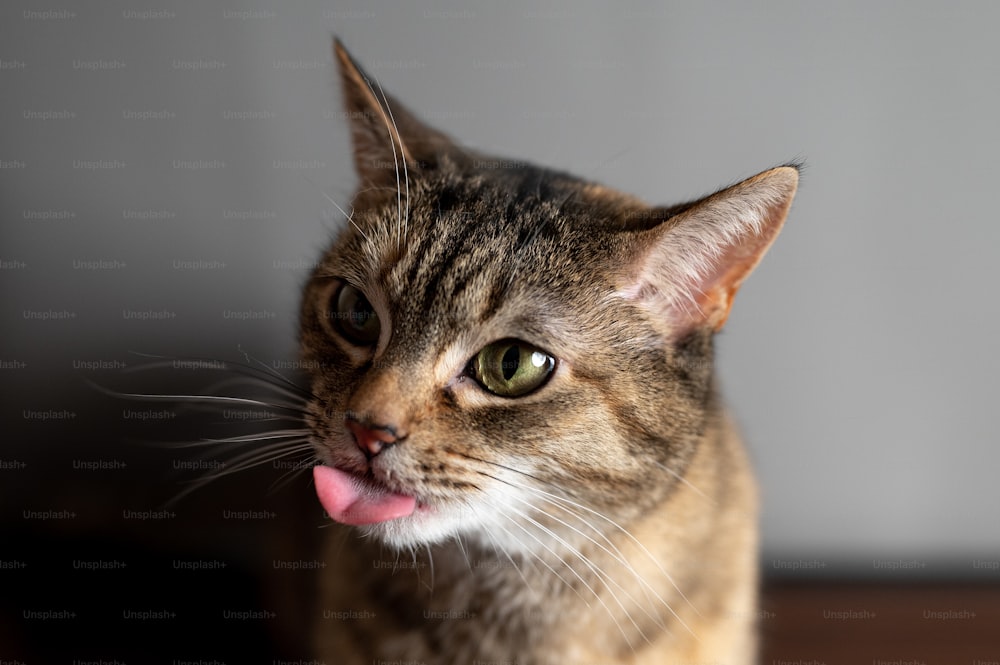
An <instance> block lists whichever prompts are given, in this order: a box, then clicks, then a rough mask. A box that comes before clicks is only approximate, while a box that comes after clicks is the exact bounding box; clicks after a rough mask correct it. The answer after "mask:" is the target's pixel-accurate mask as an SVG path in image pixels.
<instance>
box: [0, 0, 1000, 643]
mask: <svg viewBox="0 0 1000 665" xmlns="http://www.w3.org/2000/svg"><path fill="white" fill-rule="evenodd" d="M998 21H1000V5H997V4H996V3H990V2H985V1H981V2H953V3H948V4H947V5H946V4H944V3H935V2H911V1H908V2H902V1H899V2H892V1H885V2H878V3H869V2H860V1H855V2H842V3H833V4H831V3H818V2H781V1H779V0H770V1H767V2H761V3H753V4H752V5H750V4H748V3H737V2H711V3H703V2H684V3H660V2H652V1H647V2H638V1H636V2H620V3H614V4H612V3H606V4H605V3H594V2H568V1H561V2H551V1H550V2H541V3H536V2H528V1H514V2H506V3H503V5H502V6H494V5H493V4H488V3H477V2H465V3H462V2H446V1H436V0H433V1H432V0H420V1H419V2H413V3H408V4H407V5H406V7H405V8H402V7H398V6H396V5H395V4H394V3H389V2H372V1H367V2H346V1H342V0H335V1H330V2H320V1H316V2H284V3H279V2H277V1H276V0H270V1H268V0H262V1H260V2H246V1H244V0H239V1H236V2H227V3H222V4H215V3H200V2H194V1H187V2H163V3H159V4H158V3H155V2H152V3H138V4H134V3H126V2H83V3H79V2H59V1H53V2H46V3H35V2H21V1H17V0H14V1H9V2H6V3H4V5H3V7H2V8H0V91H2V93H0V330H2V341H0V397H2V408H0V427H2V430H0V534H2V535H0V588H2V589H3V592H0V598H2V599H0V611H2V612H4V613H7V614H9V616H8V617H7V619H4V620H3V621H0V659H4V658H7V659H10V658H20V659H22V660H23V661H25V662H58V661H59V659H61V662H69V661H70V660H72V659H76V660H80V661H85V660H88V659H89V660H102V659H103V660H105V661H108V662H110V661H112V660H113V659H117V660H119V661H122V662H132V661H134V662H148V663H153V662H170V661H173V662H174V663H176V662H183V661H196V660H198V659H200V660H201V661H202V662H212V661H213V660H217V661H218V662H223V661H225V660H226V659H227V658H228V659H230V662H248V663H249V662H272V660H274V659H278V660H281V659H285V660H294V659H299V660H302V659H308V657H309V656H308V654H309V651H308V647H307V645H306V644H305V643H304V639H305V638H304V629H303V627H304V626H306V625H307V624H308V621H309V620H310V612H311V609H310V607H309V602H308V599H309V594H310V593H311V591H310V589H311V588H312V585H313V577H312V575H314V574H315V569H316V568H317V566H319V565H320V563H319V562H317V560H316V559H315V558H314V554H313V553H312V552H313V550H312V548H313V547H314V545H315V542H316V541H317V539H318V538H319V537H320V535H321V529H320V527H321V525H322V524H323V518H322V513H321V511H320V509H319V507H318V505H317V504H316V501H315V498H314V496H313V494H312V490H311V488H310V485H309V478H308V474H307V473H296V472H298V471H301V468H299V467H296V465H295V460H294V459H286V460H284V461H283V462H282V463H280V464H270V463H267V464H264V465H262V466H261V467H259V468H257V469H256V470H254V471H249V472H246V473H240V474H234V475H232V476H226V477H224V478H222V479H220V480H217V481H215V482H213V483H211V484H209V485H208V486H207V487H206V488H204V489H201V490H198V491H197V492H194V493H192V494H188V495H186V496H184V497H183V498H180V499H179V500H177V501H174V502H171V500H172V499H174V498H175V497H176V496H177V495H178V494H179V493H180V492H182V491H183V490H185V489H186V488H188V487H189V486H190V482H191V481H192V480H196V479H197V478H199V477H200V474H203V473H204V472H206V471H213V470H216V471H217V470H219V469H220V468H222V467H220V466H219V464H221V462H220V460H222V459H224V458H222V457H218V458H217V457H215V456H214V452H215V451H213V450H209V451H208V456H204V453H205V451H203V450H202V449H185V450H178V449H176V448H171V447H167V446H163V445H155V444H151V443H150V441H171V440H173V441H176V440H184V439H191V438H197V437H199V436H204V432H205V431H207V430H209V431H213V432H215V431H219V432H221V431H225V432H227V433H232V432H233V431H234V428H240V427H244V426H245V421H246V420H247V419H248V418H249V419H251V420H252V419H253V418H252V417H250V416H247V414H242V413H240V412H238V411H232V412H229V413H223V414H221V420H220V418H219V417H216V418H215V420H209V421H198V420H192V419H190V418H188V415H189V414H186V413H180V412H178V411H176V410H171V409H170V408H167V407H163V406H162V405H155V404H153V405H150V404H144V405H140V406H137V405H135V404H129V403H123V402H121V401H119V400H115V399H114V398H112V397H109V396H107V395H104V394H102V393H101V392H100V391H98V390H96V389H95V388H94V387H93V386H92V385H91V384H90V383H88V382H93V383H96V384H98V385H99V386H103V387H106V388H112V389H116V390H132V391H138V392H165V391H169V390H177V391H192V390H199V389H201V388H202V387H204V386H205V385H206V384H208V383H211V382H212V381H213V380H214V379H215V377H213V373H212V369H211V366H209V365H205V364H199V363H193V364H191V363H188V364H184V363H171V362H170V361H167V362H166V363H165V364H164V366H161V367H159V368H157V369H155V370H149V371H143V372H135V371H133V370H135V369H136V368H138V367H140V366H144V365H147V364H148V363H149V362H150V358H149V357H147V356H143V355H140V354H151V355H155V356H163V357H167V358H216V359H224V360H235V361H247V360H249V361H250V362H251V363H257V362H258V361H259V365H258V366H260V365H262V366H266V367H267V368H268V371H272V370H273V371H277V372H281V373H283V374H286V375H288V376H294V373H295V369H296V367H295V334H296V312H297V306H298V290H299V288H300V286H301V285H302V283H303V281H304V279H305V277H306V275H307V274H308V271H309V270H310V268H311V267H312V265H313V262H314V261H315V260H316V258H317V256H318V254H319V252H320V251H321V250H322V249H323V248H324V247H325V246H326V244H327V242H328V240H329V239H330V237H331V235H332V233H333V232H334V231H335V229H336V228H338V225H339V224H340V223H342V215H341V214H340V213H339V212H338V210H337V208H336V207H335V206H334V205H332V204H331V202H330V200H329V199H333V200H334V201H336V202H337V203H338V204H339V205H341V206H343V207H345V208H346V207H347V205H348V203H349V200H350V195H351V193H352V190H353V188H354V186H355V183H356V180H355V176H354V174H353V172H352V167H351V160H350V148H349V135H348V130H347V124H346V123H347V119H346V118H345V117H344V114H343V113H342V112H341V108H340V100H339V88H338V86H337V84H336V78H335V68H334V66H333V63H332V60H331V55H330V42H331V36H332V35H334V34H335V35H337V36H338V37H340V38H341V39H342V40H343V41H344V42H345V44H346V46H347V47H348V48H349V49H350V50H351V51H352V53H353V55H354V56H355V57H356V58H357V59H358V60H359V61H360V62H361V63H362V64H363V66H364V67H365V68H366V69H367V70H368V72H369V73H370V74H372V75H374V76H375V77H376V78H377V79H378V81H379V82H380V83H381V84H382V86H383V87H384V88H385V89H386V90H387V91H390V92H391V93H392V94H393V95H395V96H396V97H397V98H398V99H399V100H401V101H402V102H404V103H405V104H406V105H407V106H408V107H409V108H410V109H412V110H414V111H415V112H416V113H417V114H418V115H419V116H421V117H423V118H424V119H425V120H427V121H428V122H429V123H430V124H432V125H434V126H436V127H438V128H441V129H443V130H444V131H446V132H448V133H449V134H451V135H452V136H453V137H455V138H456V139H457V140H459V141H460V142H463V143H465V144H468V145H470V146H473V147H476V148H478V149H480V150H483V151H486V152H492V153H495V154H497V155H501V156H506V157H512V158H519V159H525V160H529V161H533V162H536V163H540V164H543V165H547V166H551V167H555V168H558V169H562V170H567V171H570V172H573V173H575V174H578V175H581V176H584V177H588V178H592V179H595V180H598V181H601V182H603V183H606V184H609V185H611V186H614V187H617V188H620V189H622V190H625V191H627V192H630V193H633V194H637V195H639V196H641V197H643V198H645V199H646V200H648V201H650V202H653V203H664V204H665V203H672V202H677V201H680V200H686V199H690V198H693V197H696V196H699V195H702V194H706V193H709V192H711V191H714V190H715V189H717V188H718V187H720V186H723V185H727V184H730V183H733V182H735V181H738V180H740V179H742V178H745V177H748V176H750V175H753V174H754V173H757V172H759V171H761V170H764V169H766V168H768V167H771V166H774V165H777V164H781V163H785V162H788V161H792V160H804V161H805V163H806V169H805V172H804V178H803V180H802V184H801V187H800V189H799V194H798V196H797V198H796V201H795V205H794V207H793V210H792V213H791V216H790V218H789V222H788V224H787V226H786V227H785V230H784V231H783V233H782V235H781V236H780V238H779V239H778V241H777V242H776V244H775V246H774V247H773V249H772V250H771V252H770V253H769V255H768V256H767V258H766V260H765V261H764V262H763V263H762V264H761V266H760V267H759V268H758V270H757V271H756V272H755V274H754V275H753V276H752V277H751V278H750V279H749V281H748V282H747V283H746V285H745V286H744V288H743V289H742V291H741V293H740V296H739V298H738V299H737V302H736V305H735V307H734V309H733V313H732V315H731V317H730V319H729V322H728V324H727V326H726V329H725V331H724V333H723V334H722V335H721V336H720V339H719V345H718V348H719V355H718V359H719V372H720V375H721V379H722V385H723V388H724V391H725V394H726V396H727V398H728V401H729V403H730V405H731V406H732V408H733V411H734V412H735V414H736V417H737V419H738V421H739V422H740V424H741V426H742V428H743V430H744V432H745V434H746V437H747V440H748V444H749V446H750V448H751V452H752V455H753V458H754V461H755V464H756V467H757V470H758V473H759V477H760V482H761V487H762V495H763V517H762V528H763V559H762V570H763V572H764V574H765V576H766V578H767V585H768V586H767V594H766V595H765V607H766V608H771V609H765V610H763V611H762V615H761V618H762V622H763V624H764V626H765V634H766V635H772V636H773V637H771V638H768V639H769V641H767V642H766V644H765V649H767V651H766V654H767V657H768V658H770V659H771V661H781V660H782V659H785V660H794V659H799V660H800V661H801V662H808V661H810V660H814V661H816V662H824V663H833V662H867V661H868V660H874V661H877V660H880V659H884V660H886V661H892V660H894V659H897V660H906V659H910V660H911V661H914V662H922V663H931V662H975V661H976V659H979V660H980V661H981V662H983V663H986V662H994V661H997V662H1000V645H998V644H997V643H996V641H995V638H992V637H991V636H990V630H988V627H989V626H990V625H995V622H994V623H993V624H991V623H990V622H992V621H994V619H996V618H997V616H996V614H995V613H994V614H990V611H991V610H989V608H991V607H993V608H995V607H997V603H998V600H1000V596H998V595H997V594H996V587H995V584H996V583H997V581H998V580H1000V524H998V520H997V509H996V507H997V505H1000V484H998V483H997V482H996V470H997V469H998V468H1000V446H998V445H997V443H998V438H997V435H996V433H995V422H996V415H995V413H994V409H995V402H996V399H997V397H998V389H997V386H996V376H997V375H998V371H1000V354H998V353H997V351H996V348H995V342H996V340H997V339H998V333H1000V312H998V310H997V305H996V301H995V297H994V292H995V288H996V286H997V284H998V281H1000V268H998V267H997V266H998V262H997V248H998V247H1000V224H998V221H1000V220H998V218H997V213H996V209H995V205H994V201H993V199H994V197H993V195H991V194H989V192H991V191H992V190H993V187H994V186H995V183H996V182H997V181H998V180H1000V166H998V162H997V159H996V155H997V151H998V148H1000V129H998V126H997V118H1000V85H998V81H1000V44H998V42H997V40H996V36H995V34H994V33H995V27H996V25H997V24H998ZM328 197H329V198H328ZM216 415H217V416H218V415H219V414H216ZM196 422H200V423H202V424H201V425H195V424H193V423H196ZM205 428H207V430H206V429H205ZM212 428H217V429H212ZM240 431H242V430H240ZM199 455H201V456H200V457H199ZM278 485H281V486H280V487H279V486H278ZM845 581H850V583H851V584H852V585H854V586H843V584H844V583H845ZM810 585H811V586H810ZM838 585H839V586H838ZM844 589H855V590H857V593H854V592H847V595H846V596H836V595H835V596H830V595H829V594H830V593H834V594H837V593H841V594H843V593H845V592H844V591H843V590H844ZM824 594H827V595H824ZM852 594H854V595H852ZM866 594H867V595H866ZM907 594H914V595H907ZM934 594H938V595H934ZM940 594H944V595H940ZM983 594H986V595H983ZM879 603H883V604H885V603H887V605H886V607H885V608H883V607H882V605H879ZM876 606H878V607H879V609H878V611H876V610H875V609H874V608H875V607H876ZM842 611H851V612H854V611H857V612H862V611H863V612H867V613H869V614H870V615H871V616H864V615H858V616H853V617H852V616H845V615H842V614H837V613H838V612H842ZM952 611H953V612H955V613H957V615H956V616H954V617H953V616H951V615H947V616H946V615H945V614H940V612H945V613H946V612H952ZM261 613H263V614H261ZM936 613H938V614H936ZM963 613H964V614H963ZM969 613H971V614H972V615H973V616H969ZM171 614H173V616H170V615H171ZM272 615H273V616H272ZM893 617H895V618H893ZM991 617H992V618H991ZM8 619H9V620H8ZM894 621H895V623H893V622H894ZM796 622H799V623H796ZM899 626H906V630H907V631H909V632H910V634H912V633H914V632H915V633H916V634H919V635H924V636H930V637H928V638H927V639H928V640H930V642H929V643H928V644H930V643H935V644H937V643H940V644H944V643H945V641H947V642H949V643H959V642H961V643H963V644H965V646H964V647H943V646H942V647H941V648H940V650H938V651H935V647H932V646H929V645H924V646H920V645H916V643H914V642H913V641H912V640H905V639H903V638H902V637H899V638H898V639H899V643H898V645H897V644H896V643H895V642H893V641H892V640H893V639H897V638H894V637H892V636H893V635H896V634H897V633H896V632H893V631H897V632H898V631H899V630H902V629H901V628H899ZM845 631H846V632H845ZM850 631H855V633H851V632H850ZM857 631H861V633H863V634H864V635H866V636H867V637H865V638H864V639H865V640H868V641H866V642H864V644H866V645H869V646H864V647H861V648H863V649H864V651H863V652H862V653H861V658H862V659H861V660H853V661H852V659H853V658H854V656H844V655H841V656H837V655H836V653H835V650H836V649H837V648H843V644H844V642H845V636H846V635H854V634H856V632H857ZM792 634H794V635H796V636H798V638H797V639H799V640H800V642H797V643H794V645H793V643H792V642H790V641H789V640H790V639H791V638H790V637H789V636H790V635H792ZM902 634H903V633H899V635H902ZM206 640H207V641H206ZM880 640H881V642H880ZM977 640H978V641H977ZM991 640H992V641H991ZM847 641H850V640H847ZM827 643H829V646H823V645H824V644H827ZM879 644H881V645H882V646H878V645H879ZM970 644H971V646H969V645H970ZM154 645H155V646H154ZM838 645H839V646H838ZM958 648H965V649H967V651H961V658H963V659H964V660H959V659H956V653H959V652H956V651H955V649H958ZM824 649H827V651H824ZM32 658H35V660H32ZM838 658H844V659H846V660H843V661H841V660H838ZM937 658H940V659H942V660H940V661H939V660H936V659H937ZM129 659H131V661H130V660H129ZM233 659H235V660H233ZM771 661H767V662H771Z"/></svg>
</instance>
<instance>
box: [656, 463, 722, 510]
mask: <svg viewBox="0 0 1000 665" xmlns="http://www.w3.org/2000/svg"><path fill="white" fill-rule="evenodd" d="M653 464H655V465H656V466H658V467H660V468H661V469H663V470H664V471H666V472H667V473H669V474H670V475H671V476H673V477H674V478H676V479H677V480H679V481H680V482H682V483H684V484H685V485H687V486H688V487H690V488H691V490H692V491H693V492H694V493H695V494H697V495H698V496H700V497H702V498H704V499H705V500H706V501H709V502H711V503H712V504H713V505H714V504H715V503H716V502H715V499H713V498H712V497H710V496H708V495H707V494H705V493H704V492H702V491H701V490H700V489H698V488H697V487H695V486H694V485H692V484H691V481H689V480H688V479H687V478H685V477H684V476H682V475H680V474H679V473H677V472H676V471H674V470H673V469H671V468H670V467H668V466H667V465H666V464H662V463H660V462H653Z"/></svg>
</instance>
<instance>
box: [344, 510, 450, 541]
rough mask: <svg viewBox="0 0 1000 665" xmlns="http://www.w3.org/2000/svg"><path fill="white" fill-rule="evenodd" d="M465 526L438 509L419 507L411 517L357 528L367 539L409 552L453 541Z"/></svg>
mask: <svg viewBox="0 0 1000 665" xmlns="http://www.w3.org/2000/svg"><path fill="white" fill-rule="evenodd" d="M461 523H462V520H461V519H460V518H458V517H457V516H456V517H454V518H452V517H449V516H448V515H447V514H442V513H441V512H440V511H438V510H435V509H434V508H430V507H428V506H424V505H418V506H417V508H416V510H415V511H414V512H413V513H412V514H411V515H408V516H407V517H400V518H398V519H394V520H388V521H386V522H378V523H375V524H365V525H362V526H358V527H356V528H357V529H358V530H359V531H361V533H362V534H364V535H365V536H366V537H369V538H375V539H377V540H378V541H380V542H382V543H383V544H385V545H388V546H389V547H392V548H394V549H397V550H409V549H413V548H415V547H423V546H426V545H433V544H435V543H440V542H444V541H446V540H449V539H451V538H453V537H454V536H456V535H458V534H459V533H460V531H461V529H460V525H461Z"/></svg>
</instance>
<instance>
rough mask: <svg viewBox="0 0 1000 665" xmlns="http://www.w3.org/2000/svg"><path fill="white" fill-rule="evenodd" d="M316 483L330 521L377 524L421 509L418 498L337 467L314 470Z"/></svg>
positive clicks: (319, 467)
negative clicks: (418, 506) (418, 507)
mask: <svg viewBox="0 0 1000 665" xmlns="http://www.w3.org/2000/svg"><path fill="white" fill-rule="evenodd" d="M313 480H314V481H315V483H316V495H317V496H318V497H319V502H320V503H321V504H322V505H323V508H324V509H325V510H326V513H327V514H328V515H329V516H330V518H331V519H333V520H335V521H337V522H340V523H341V524H351V525H355V526H358V525H362V524H377V523H379V522H387V521H389V520H394V519H399V518H400V517H406V516H408V515H412V514H413V512H414V511H415V510H417V499H416V497H414V496H411V495H408V494H399V493H397V492H394V491H392V490H391V489H389V488H388V487H386V486H385V485H383V484H382V483H380V482H378V481H376V480H372V479H369V478H364V477H362V476H359V475H356V474H353V473H348V472H347V471H343V470H341V469H337V468H335V467H331V466H315V467H313Z"/></svg>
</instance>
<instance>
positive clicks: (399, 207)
mask: <svg viewBox="0 0 1000 665" xmlns="http://www.w3.org/2000/svg"><path fill="white" fill-rule="evenodd" d="M364 79H365V84H366V85H367V86H368V89H369V90H370V91H371V93H372V96H373V97H375V99H376V100H377V99H378V95H377V94H375V88H373V87H372V84H371V81H369V80H368V78H367V77H364ZM375 82H376V84H377V85H378V86H379V90H381V89H382V86H381V84H379V83H378V79H376V80H375ZM383 97H384V95H383ZM378 107H379V112H380V113H381V114H382V122H383V123H384V124H385V129H386V131H387V132H388V134H389V145H390V147H391V148H392V161H393V164H394V165H395V168H396V225H397V231H396V249H397V250H398V249H399V245H400V241H401V240H402V237H401V236H402V220H403V191H402V189H401V188H400V186H399V185H400V183H399V158H400V156H401V155H399V154H397V153H396V136H394V135H393V130H394V129H395V123H392V124H390V123H389V117H388V116H387V114H386V109H384V108H383V107H382V104H379V105H378ZM396 133H397V134H398V133H399V132H398V130H397V131H396ZM399 152H400V153H402V152H403V141H402V140H401V139H400V141H399ZM403 161H404V163H405V161H406V159H405V157H404V159H403Z"/></svg>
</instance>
